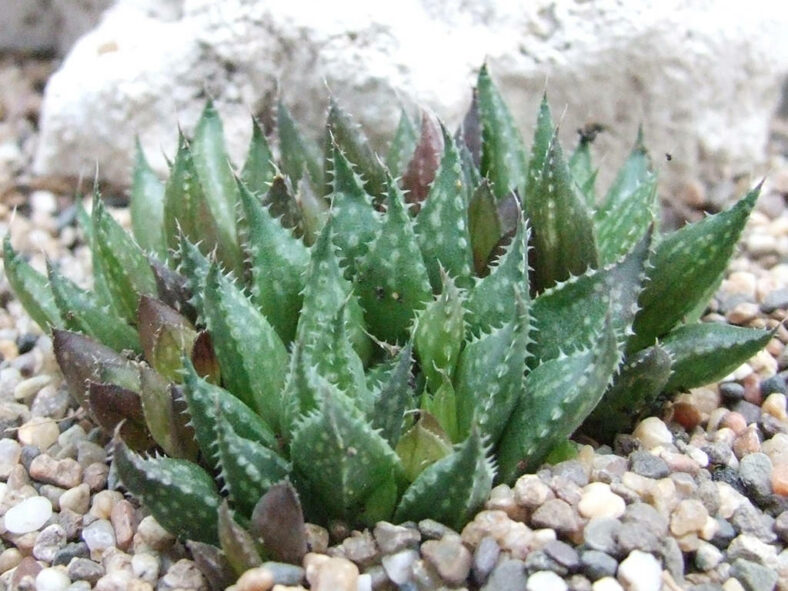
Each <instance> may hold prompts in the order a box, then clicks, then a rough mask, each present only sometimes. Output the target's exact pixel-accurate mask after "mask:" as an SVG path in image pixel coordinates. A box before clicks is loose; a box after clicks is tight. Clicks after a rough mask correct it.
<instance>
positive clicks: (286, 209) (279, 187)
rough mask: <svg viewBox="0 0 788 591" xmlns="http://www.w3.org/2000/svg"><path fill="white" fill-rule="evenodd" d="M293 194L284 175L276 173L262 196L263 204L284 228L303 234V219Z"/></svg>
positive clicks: (299, 234)
mask: <svg viewBox="0 0 788 591" xmlns="http://www.w3.org/2000/svg"><path fill="white" fill-rule="evenodd" d="M294 194H295V191H294V190H293V187H292V185H291V184H290V181H289V180H288V179H286V178H285V177H284V175H281V174H277V175H276V176H275V177H274V180H273V181H272V182H271V187H270V188H269V189H268V192H267V193H266V194H265V197H264V198H263V205H265V206H267V207H268V211H269V212H270V213H271V215H272V216H273V217H275V218H278V219H279V221H280V223H281V224H282V225H283V226H284V227H285V228H288V229H290V230H293V232H294V233H295V234H296V236H303V235H304V219H303V217H302V215H301V210H300V209H299V207H298V203H297V202H296V200H295V196H294Z"/></svg>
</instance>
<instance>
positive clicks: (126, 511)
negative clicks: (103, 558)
mask: <svg viewBox="0 0 788 591" xmlns="http://www.w3.org/2000/svg"><path fill="white" fill-rule="evenodd" d="M109 519H110V521H111V522H112V528H113V529H114V530H115V540H116V542H115V545H116V546H117V547H118V548H120V549H121V550H128V548H129V546H130V545H131V541H132V540H133V539H134V530H135V529H136V528H137V518H136V515H135V513H134V505H132V504H131V503H129V502H128V501H127V500H125V499H124V500H122V501H119V502H118V503H116V504H115V506H114V507H113V508H112V512H111V513H110V518H109Z"/></svg>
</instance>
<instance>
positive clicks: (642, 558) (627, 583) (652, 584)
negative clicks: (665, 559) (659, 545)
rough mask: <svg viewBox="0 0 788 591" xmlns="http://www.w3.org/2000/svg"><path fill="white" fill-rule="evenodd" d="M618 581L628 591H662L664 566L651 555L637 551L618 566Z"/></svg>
mask: <svg viewBox="0 0 788 591" xmlns="http://www.w3.org/2000/svg"><path fill="white" fill-rule="evenodd" d="M617 576H618V580H619V582H620V583H621V584H622V585H623V586H624V587H625V588H626V589H627V590H628V591H660V589H661V587H662V565H660V563H659V561H658V560H657V559H656V558H654V556H652V555H651V554H646V553H645V552H640V551H638V550H635V551H633V552H631V553H630V554H629V556H627V558H626V559H625V560H624V561H623V562H621V564H619V565H618V575H617Z"/></svg>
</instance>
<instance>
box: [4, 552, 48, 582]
mask: <svg viewBox="0 0 788 591" xmlns="http://www.w3.org/2000/svg"><path fill="white" fill-rule="evenodd" d="M41 569H42V566H41V565H40V564H38V562H37V561H36V559H35V558H33V557H32V556H25V557H24V558H23V559H22V562H20V563H19V565H18V566H17V567H16V569H15V570H14V575H13V576H12V577H11V588H12V589H22V588H26V589H27V588H29V589H35V583H34V581H35V578H36V575H38V573H39V572H41ZM28 578H29V580H30V582H31V583H32V585H30V587H27V586H25V587H23V583H22V582H23V580H24V579H28Z"/></svg>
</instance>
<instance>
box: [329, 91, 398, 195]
mask: <svg viewBox="0 0 788 591" xmlns="http://www.w3.org/2000/svg"><path fill="white" fill-rule="evenodd" d="M326 136H327V137H326V145H327V146H331V144H332V143H333V144H335V145H336V146H338V147H339V149H340V150H342V152H343V153H344V154H345V155H346V156H347V159H348V160H349V161H350V162H352V163H353V165H354V166H355V167H356V168H357V169H358V170H359V172H360V173H361V176H362V177H363V178H364V190H365V191H366V192H367V193H368V194H370V195H372V196H373V197H380V196H382V195H383V194H384V193H385V191H386V168H385V167H384V166H383V163H381V162H380V160H378V157H377V155H376V154H375V153H374V152H373V151H372V148H370V147H369V142H368V141H367V138H366V136H365V135H364V133H363V132H362V131H361V128H360V126H359V125H358V124H357V123H355V122H354V121H353V120H352V119H351V117H350V115H349V114H348V113H347V112H345V111H344V110H343V109H342V108H341V107H340V106H339V104H338V103H337V102H336V100H335V99H334V97H331V98H330V99H329V106H328V118H327V121H326ZM328 152H329V150H326V153H328ZM329 190H330V187H329Z"/></svg>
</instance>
